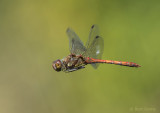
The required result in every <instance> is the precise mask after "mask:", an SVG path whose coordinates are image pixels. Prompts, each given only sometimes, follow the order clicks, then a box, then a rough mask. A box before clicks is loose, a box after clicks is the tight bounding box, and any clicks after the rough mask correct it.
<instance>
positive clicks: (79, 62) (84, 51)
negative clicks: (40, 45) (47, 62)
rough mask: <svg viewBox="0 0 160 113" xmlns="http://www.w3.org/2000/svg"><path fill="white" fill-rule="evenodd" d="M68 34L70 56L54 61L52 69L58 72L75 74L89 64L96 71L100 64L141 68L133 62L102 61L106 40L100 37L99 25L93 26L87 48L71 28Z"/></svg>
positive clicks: (67, 31)
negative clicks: (74, 72)
mask: <svg viewBox="0 0 160 113" xmlns="http://www.w3.org/2000/svg"><path fill="white" fill-rule="evenodd" d="M66 33H67V35H68V39H69V49H70V55H68V56H66V57H65V58H63V59H61V60H60V59H58V60H56V61H53V63H52V67H53V69H54V70H55V71H57V72H59V71H63V72H73V71H76V70H79V69H83V68H85V66H86V65H87V64H91V65H92V66H93V68H94V69H97V68H98V66H99V64H100V63H106V64H116V65H122V66H129V67H140V65H138V64H136V63H133V62H124V61H114V60H102V59H101V57H102V54H103V50H104V40H103V38H102V37H101V36H100V35H99V29H98V26H97V25H92V27H91V29H90V33H89V38H88V41H87V43H86V45H85V46H84V44H83V43H82V41H81V40H80V38H79V37H78V35H77V34H76V33H75V32H74V31H73V30H72V29H71V28H68V29H67V30H66Z"/></svg>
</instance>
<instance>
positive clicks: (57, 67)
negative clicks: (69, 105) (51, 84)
mask: <svg viewBox="0 0 160 113" xmlns="http://www.w3.org/2000/svg"><path fill="white" fill-rule="evenodd" d="M52 67H53V69H54V70H55V71H61V70H62V62H61V60H59V59H58V60H56V61H53V63H52Z"/></svg>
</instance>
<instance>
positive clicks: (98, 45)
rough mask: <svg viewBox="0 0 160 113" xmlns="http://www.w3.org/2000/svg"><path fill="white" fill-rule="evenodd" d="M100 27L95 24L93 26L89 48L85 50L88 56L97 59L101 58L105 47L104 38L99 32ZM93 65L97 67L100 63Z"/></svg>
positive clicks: (88, 43)
mask: <svg viewBox="0 0 160 113" xmlns="http://www.w3.org/2000/svg"><path fill="white" fill-rule="evenodd" d="M98 32H99V31H98V27H97V26H96V25H93V26H92V27H91V31H90V34H89V39H88V42H87V45H86V47H87V50H86V52H85V56H86V57H91V58H95V59H101V57H102V54H103V49H104V41H103V38H102V37H100V36H99V34H98ZM92 66H93V67H94V68H95V69H96V68H97V67H98V66H99V64H98V63H96V64H92Z"/></svg>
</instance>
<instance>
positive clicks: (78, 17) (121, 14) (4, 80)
mask: <svg viewBox="0 0 160 113" xmlns="http://www.w3.org/2000/svg"><path fill="white" fill-rule="evenodd" d="M159 6H160V1H156V0H153V1H151V0H132V1H131V0H88V1H87V0H62V1H56V0H46V1H37V0H28V1H27V0H14V1H12V0H1V1H0V53H1V55H0V69H1V71H0V92H1V93H0V106H1V109H0V112H1V113H129V112H137V111H138V112H147V113H149V112H154V113H158V112H160V110H159V106H160V98H159V95H160V83H159V81H160V70H159V69H158V68H159V65H160V59H159V58H160V52H159V49H160V44H159V42H160V31H159V30H160V7H159ZM92 24H97V25H98V26H99V29H100V32H101V36H102V37H103V38H104V43H105V48H104V54H103V59H111V60H121V61H133V62H136V63H138V64H140V65H141V66H142V67H141V68H130V67H122V66H117V65H109V64H101V65H100V67H99V68H98V69H97V70H94V69H93V68H92V67H91V66H86V68H85V69H83V70H79V71H76V72H73V73H63V72H59V73H58V72H55V71H54V70H53V69H52V66H51V64H52V61H54V60H56V59H61V58H63V57H65V56H67V55H68V54H69V49H68V48H69V47H68V46H69V42H68V39H67V35H66V33H65V30H66V29H67V28H68V27H71V28H72V29H74V30H75V32H76V33H77V34H78V35H79V37H80V38H81V39H82V41H83V42H84V43H85V42H86V41H87V37H88V35H89V31H90V27H91V25H92ZM138 108H139V109H138Z"/></svg>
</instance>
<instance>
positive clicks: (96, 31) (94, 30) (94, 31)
mask: <svg viewBox="0 0 160 113" xmlns="http://www.w3.org/2000/svg"><path fill="white" fill-rule="evenodd" d="M96 36H99V29H98V26H97V25H92V27H91V29H90V33H89V37H88V41H87V43H86V48H89V47H90V46H91V44H92V42H93V40H94V38H95V37H96Z"/></svg>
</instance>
